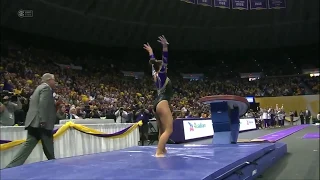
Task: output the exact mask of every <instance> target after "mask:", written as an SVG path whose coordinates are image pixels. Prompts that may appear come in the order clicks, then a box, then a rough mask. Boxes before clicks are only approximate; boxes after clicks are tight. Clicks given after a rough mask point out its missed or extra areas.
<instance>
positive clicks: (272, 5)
mask: <svg viewBox="0 0 320 180" xmlns="http://www.w3.org/2000/svg"><path fill="white" fill-rule="evenodd" d="M283 8H286V0H269V9H283Z"/></svg>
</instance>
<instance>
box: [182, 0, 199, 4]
mask: <svg viewBox="0 0 320 180" xmlns="http://www.w3.org/2000/svg"><path fill="white" fill-rule="evenodd" d="M180 1H183V2H186V3H191V4H196V0H180Z"/></svg>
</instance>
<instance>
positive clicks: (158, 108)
mask: <svg viewBox="0 0 320 180" xmlns="http://www.w3.org/2000/svg"><path fill="white" fill-rule="evenodd" d="M158 42H160V43H161V44H162V48H163V50H162V51H163V53H162V60H157V59H155V56H154V54H153V50H152V48H151V46H150V45H149V43H147V44H144V47H143V48H144V49H145V50H147V51H148V53H149V56H150V60H149V63H150V65H151V66H152V76H153V80H154V82H155V85H156V88H157V92H158V93H157V98H156V99H155V101H154V104H153V109H154V112H155V117H156V120H157V124H158V127H159V142H158V148H157V151H156V154H155V156H156V157H165V154H166V153H167V150H166V143H167V141H168V139H169V137H170V135H171V133H172V130H173V127H172V126H173V118H172V113H171V110H170V107H169V102H170V99H171V97H172V96H173V89H172V84H171V81H170V79H169V78H168V76H167V63H168V45H169V43H168V41H167V40H166V38H165V37H164V36H160V37H159V40H158Z"/></svg>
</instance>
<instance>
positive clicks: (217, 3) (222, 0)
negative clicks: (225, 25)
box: [213, 0, 230, 9]
mask: <svg viewBox="0 0 320 180" xmlns="http://www.w3.org/2000/svg"><path fill="white" fill-rule="evenodd" d="M213 5H214V7H218V8H225V9H230V0H213Z"/></svg>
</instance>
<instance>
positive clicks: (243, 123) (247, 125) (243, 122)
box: [239, 118, 257, 131]
mask: <svg viewBox="0 0 320 180" xmlns="http://www.w3.org/2000/svg"><path fill="white" fill-rule="evenodd" d="M256 128H257V126H256V121H255V120H254V119H253V118H250V119H240V129H239V131H246V130H251V129H256Z"/></svg>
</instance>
